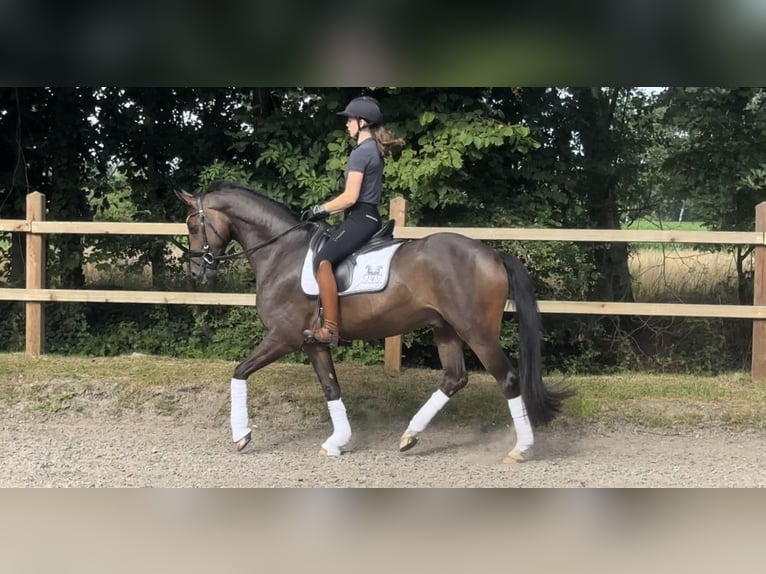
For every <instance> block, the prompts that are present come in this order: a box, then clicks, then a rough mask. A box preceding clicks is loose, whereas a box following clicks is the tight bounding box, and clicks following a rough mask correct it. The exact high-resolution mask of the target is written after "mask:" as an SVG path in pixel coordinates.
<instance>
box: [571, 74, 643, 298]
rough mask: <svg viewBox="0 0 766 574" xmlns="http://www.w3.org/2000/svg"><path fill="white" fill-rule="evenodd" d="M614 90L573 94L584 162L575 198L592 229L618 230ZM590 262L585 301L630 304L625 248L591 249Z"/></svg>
mask: <svg viewBox="0 0 766 574" xmlns="http://www.w3.org/2000/svg"><path fill="white" fill-rule="evenodd" d="M617 90H618V89H617V88H613V89H610V91H609V92H608V93H605V92H604V91H603V90H602V89H601V88H585V89H579V90H575V94H576V97H577V100H578V104H579V109H580V111H581V114H582V120H583V126H582V128H581V131H580V137H581V144H582V152H583V155H584V159H585V162H584V172H583V175H582V178H581V179H580V181H579V185H578V187H580V189H579V192H580V193H579V196H580V197H581V198H583V199H584V200H585V208H586V210H587V212H588V215H589V219H590V221H591V224H592V225H593V227H595V228H596V229H620V212H619V208H618V203H617V183H618V182H617V178H616V177H615V175H614V166H615V162H616V160H617V159H618V158H617V153H616V146H615V145H614V142H613V141H612V134H611V125H612V119H613V115H614V106H615V102H616V98H617ZM593 259H594V263H595V266H596V270H597V272H598V278H597V280H596V281H595V283H594V284H593V286H592V291H591V293H590V296H589V298H590V299H593V300H599V301H628V302H632V301H634V297H633V287H632V285H631V279H630V270H629V267H628V248H627V244H626V243H611V244H598V245H595V246H594V247H593Z"/></svg>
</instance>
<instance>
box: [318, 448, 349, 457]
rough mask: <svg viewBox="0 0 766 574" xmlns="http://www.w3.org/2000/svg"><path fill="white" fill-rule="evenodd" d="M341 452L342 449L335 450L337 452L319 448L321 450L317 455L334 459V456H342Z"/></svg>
mask: <svg viewBox="0 0 766 574" xmlns="http://www.w3.org/2000/svg"><path fill="white" fill-rule="evenodd" d="M343 452H344V451H343V450H342V449H337V450H327V449H326V448H325V447H321V448H320V449H319V454H321V455H322V456H332V457H335V456H340V455H342V454H343Z"/></svg>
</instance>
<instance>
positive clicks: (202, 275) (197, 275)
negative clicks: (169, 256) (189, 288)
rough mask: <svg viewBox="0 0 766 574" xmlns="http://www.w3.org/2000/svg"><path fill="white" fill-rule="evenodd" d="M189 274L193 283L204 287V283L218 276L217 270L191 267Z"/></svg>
mask: <svg viewBox="0 0 766 574" xmlns="http://www.w3.org/2000/svg"><path fill="white" fill-rule="evenodd" d="M189 274H190V275H191V278H192V280H194V282H195V283H199V284H200V285H205V284H206V283H208V282H210V281H213V280H214V279H215V277H216V275H217V274H218V270H217V269H214V268H212V267H201V266H194V265H193V266H192V267H191V269H189Z"/></svg>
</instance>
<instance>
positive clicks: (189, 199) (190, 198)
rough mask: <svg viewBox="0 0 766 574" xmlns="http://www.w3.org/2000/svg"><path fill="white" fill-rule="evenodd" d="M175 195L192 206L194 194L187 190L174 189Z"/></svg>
mask: <svg viewBox="0 0 766 574" xmlns="http://www.w3.org/2000/svg"><path fill="white" fill-rule="evenodd" d="M175 194H176V197H178V199H180V200H181V201H183V202H184V203H185V204H186V205H188V206H190V207H194V196H193V195H192V194H191V193H189V192H188V191H183V190H180V191H179V190H175Z"/></svg>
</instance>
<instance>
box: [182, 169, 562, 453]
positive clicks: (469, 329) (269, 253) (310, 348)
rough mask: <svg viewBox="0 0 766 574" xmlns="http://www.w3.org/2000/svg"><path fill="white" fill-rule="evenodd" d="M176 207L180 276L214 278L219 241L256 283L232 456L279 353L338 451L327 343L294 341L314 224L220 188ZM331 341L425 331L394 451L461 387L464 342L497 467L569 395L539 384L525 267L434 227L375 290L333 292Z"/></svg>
mask: <svg viewBox="0 0 766 574" xmlns="http://www.w3.org/2000/svg"><path fill="white" fill-rule="evenodd" d="M175 193H176V195H177V197H178V198H179V199H180V200H181V201H182V202H183V203H185V204H186V206H187V208H188V209H187V217H186V225H187V228H188V232H189V234H188V242H189V246H188V248H185V249H186V251H187V253H186V255H187V256H188V258H189V273H190V275H191V277H192V279H193V280H195V281H196V282H198V283H206V282H208V281H211V280H213V279H214V278H215V275H216V274H217V272H218V267H219V265H218V264H219V263H220V262H221V261H224V260H226V259H229V258H231V257H232V256H233V255H232V254H230V253H226V251H225V250H226V248H227V246H228V245H229V243H230V242H235V243H238V244H239V245H240V247H241V249H242V251H241V252H240V253H238V254H237V255H241V256H244V257H246V258H247V259H248V261H249V263H250V265H251V267H252V269H253V271H254V273H255V276H256V278H257V280H256V309H257V312H258V314H259V317H260V318H261V320H262V322H263V325H264V327H265V333H266V334H265V335H264V337H263V340H262V341H261V342H260V344H258V345H257V346H256V348H255V350H254V351H253V352H252V353H251V354H250V355H249V356H248V357H247V358H245V359H244V360H243V361H241V362H240V363H239V364H237V365H236V367H235V369H234V372H233V376H232V379H231V389H230V390H231V405H230V406H231V411H230V423H231V430H232V441H233V442H234V443H235V445H236V449H237V450H238V451H242V450H243V449H244V448H245V447H246V446H247V444H248V443H249V442H250V440H251V438H252V432H251V429H250V428H249V427H248V421H249V418H248V411H247V379H248V377H249V376H250V375H252V374H253V373H255V372H256V371H258V370H259V369H262V368H264V367H265V366H267V365H269V364H270V363H272V362H274V361H276V360H278V359H280V358H281V357H283V356H285V355H287V354H288V353H291V352H294V351H298V350H300V349H303V351H304V352H305V353H306V354H307V355H308V358H309V360H310V362H311V365H312V367H313V369H314V371H315V373H316V376H317V378H318V380H319V385H320V386H321V389H322V391H323V393H324V396H325V398H326V400H327V405H328V410H329V414H330V418H331V421H332V426H333V432H332V434H331V435H330V437H328V439H327V440H326V441H325V442H324V443H323V444H322V447H321V449H320V452H321V453H322V454H324V455H327V456H340V455H341V454H342V453H343V452H344V451H343V447H344V446H346V445H347V443H348V441H349V439H350V438H351V427H350V425H349V422H348V417H347V413H346V409H345V405H344V404H343V401H342V398H341V389H340V384H339V381H338V377H337V375H336V373H335V367H334V364H333V359H332V354H331V348H329V347H328V346H326V345H322V344H319V343H316V342H311V341H306V340H304V336H303V331H304V329H306V328H309V326H310V325H311V324H312V323H314V322H315V321H316V320H318V318H317V313H318V302H317V298H316V296H311V295H307V294H305V292H304V290H302V288H301V283H300V276H301V268H302V265H303V263H304V260H305V258H306V255H307V252H308V250H309V242H310V240H311V237H312V234H313V233H314V231H315V230H316V227H317V224H315V223H309V222H302V221H300V219H299V218H298V217H296V215H295V214H294V213H293V212H292V211H291V210H290V209H289V208H288V207H287V206H286V205H284V204H282V203H279V202H277V201H275V200H273V199H271V198H269V197H268V196H266V195H265V194H263V193H260V192H258V191H255V190H252V189H249V188H247V187H244V186H242V185H239V184H236V183H230V182H216V183H214V184H212V185H211V186H209V187H208V189H207V190H205V191H204V192H203V193H201V194H198V195H193V194H190V193H188V192H186V191H176V192H175ZM509 296H510V297H511V298H512V299H513V300H514V301H515V316H516V318H517V320H518V323H519V335H520V348H519V359H518V373H517V372H516V371H515V370H514V368H513V366H512V363H511V360H510V358H509V357H508V356H507V355H506V353H505V351H504V350H503V348H502V346H501V344H500V328H501V323H502V321H503V317H504V309H505V305H506V301H507V299H508V298H509ZM340 319H341V325H340V333H341V338H342V339H343V340H346V341H351V340H375V339H382V338H386V337H391V336H396V335H400V334H404V333H407V332H410V331H412V330H415V329H419V328H423V327H430V328H431V329H433V334H434V340H435V343H436V347H437V350H438V356H439V359H440V361H441V365H442V368H443V380H442V382H441V385H440V386H439V388H438V389H437V390H435V391H434V392H433V394H432V395H431V396H430V397H429V398H428V400H427V401H426V402H425V403H424V404H423V406H422V407H421V408H420V410H418V412H417V413H415V414H414V415H413V417H412V419H411V420H410V423H409V424H408V426H407V428H406V430H405V431H404V433H403V434H402V436H401V439H400V442H399V450H400V451H402V452H404V451H406V450H409V449H410V448H412V447H414V446H415V444H416V443H417V442H418V440H419V438H420V435H421V434H422V433H423V432H424V431H425V430H426V427H427V426H428V424H429V423H430V422H431V420H432V419H433V417H434V416H435V415H436V414H437V413H438V412H439V410H440V409H441V408H443V407H444V405H445V404H447V402H448V401H449V400H450V399H451V398H452V397H454V396H455V394H457V393H458V391H460V389H462V388H463V387H465V386H466V384H467V383H468V373H467V371H466V366H465V356H464V347H465V345H468V346H469V347H470V348H471V349H472V350H473V352H474V353H475V355H476V357H477V358H478V360H479V361H480V362H481V363H482V365H483V366H484V367H485V368H486V370H487V371H488V372H489V373H490V374H491V375H492V376H493V377H494V378H495V380H496V381H497V384H498V385H499V387H500V391H501V392H502V394H503V396H504V398H505V399H506V400H507V402H508V408H509V410H510V414H511V418H512V421H513V425H514V430H515V434H516V443H515V445H514V447H513V448H512V449H511V450H510V451H509V452H508V454H507V455H506V456H505V457H504V458H503V462H504V463H515V462H523V461H525V460H529V459H530V458H531V457H532V446H533V445H534V432H533V430H532V429H533V427H538V426H542V425H545V424H546V423H548V422H550V421H551V420H552V419H553V418H554V417H555V416H556V415H557V414H559V413H560V411H561V408H562V403H563V400H564V399H566V398H567V397H568V396H569V395H570V394H571V392H570V391H569V390H567V389H558V390H556V389H553V388H551V387H549V386H547V385H546V384H545V383H544V382H543V379H542V367H541V343H540V338H541V320H540V314H539V310H538V307H537V298H536V295H535V293H534V289H533V285H532V280H531V277H530V275H529V272H528V271H527V269H526V268H525V267H524V265H523V264H522V263H521V261H520V260H519V259H518V258H517V257H516V256H514V255H512V254H509V253H502V252H500V251H498V250H495V249H492V248H490V247H489V246H487V245H485V244H484V243H482V242H480V241H477V240H474V239H471V238H468V237H465V236H463V235H460V234H456V233H449V232H442V233H436V234H433V235H430V236H427V237H425V238H422V239H414V240H408V241H401V245H400V246H399V247H398V249H397V250H396V252H395V253H394V255H393V258H392V260H391V267H390V276H389V280H388V283H387V285H386V286H385V288H384V289H382V290H379V291H377V292H372V293H357V294H352V295H346V296H341V297H340Z"/></svg>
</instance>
